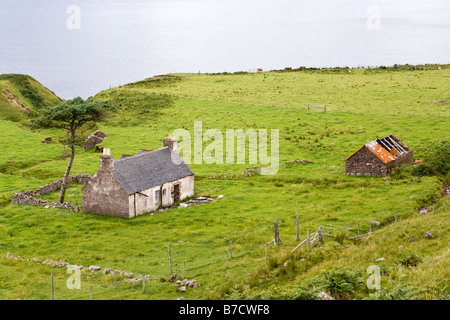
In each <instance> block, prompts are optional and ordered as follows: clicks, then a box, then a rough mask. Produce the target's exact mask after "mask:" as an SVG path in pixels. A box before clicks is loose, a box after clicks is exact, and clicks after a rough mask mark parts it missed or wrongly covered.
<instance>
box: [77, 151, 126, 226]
mask: <svg viewBox="0 0 450 320" xmlns="http://www.w3.org/2000/svg"><path fill="white" fill-rule="evenodd" d="M113 162H114V157H113V156H112V155H101V156H100V169H99V170H98V171H97V173H96V174H95V175H94V176H93V177H92V179H90V180H89V181H88V182H87V183H86V185H85V186H84V187H83V211H85V212H95V213H99V214H105V215H110V216H118V217H125V218H128V217H129V210H128V194H127V193H126V192H125V190H124V189H123V188H122V186H121V185H120V183H119V181H117V179H116V177H115V176H114V174H113V172H112V166H113Z"/></svg>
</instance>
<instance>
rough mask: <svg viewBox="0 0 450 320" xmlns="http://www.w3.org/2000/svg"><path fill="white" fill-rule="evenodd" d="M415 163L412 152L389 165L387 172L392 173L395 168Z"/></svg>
mask: <svg viewBox="0 0 450 320" xmlns="http://www.w3.org/2000/svg"><path fill="white" fill-rule="evenodd" d="M412 163H414V152H413V151H412V150H410V151H408V152H407V153H405V154H403V155H401V156H400V157H398V158H397V159H396V160H394V161H391V162H389V163H388V164H387V171H388V172H391V171H392V170H393V169H394V168H398V167H402V166H406V165H409V164H412Z"/></svg>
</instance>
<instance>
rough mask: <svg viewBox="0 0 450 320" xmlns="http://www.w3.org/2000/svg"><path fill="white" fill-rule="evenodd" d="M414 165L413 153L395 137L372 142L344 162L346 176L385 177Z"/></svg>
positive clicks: (391, 136) (390, 136)
mask: <svg viewBox="0 0 450 320" xmlns="http://www.w3.org/2000/svg"><path fill="white" fill-rule="evenodd" d="M412 163H414V155H413V151H412V150H411V149H410V148H409V147H408V146H407V145H406V144H404V143H403V142H402V141H400V139H398V138H397V137H396V136H395V135H393V134H391V135H389V136H387V137H385V138H382V139H376V140H373V141H371V142H369V143H367V144H365V145H363V146H362V147H361V148H359V149H358V150H357V151H356V152H355V153H353V154H352V155H351V156H350V157H348V158H347V159H346V160H345V174H346V175H348V176H386V175H387V174H388V173H389V172H391V171H392V170H393V169H394V168H396V167H400V166H404V165H408V164H412Z"/></svg>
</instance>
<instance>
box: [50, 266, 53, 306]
mask: <svg viewBox="0 0 450 320" xmlns="http://www.w3.org/2000/svg"><path fill="white" fill-rule="evenodd" d="M50 282H51V285H52V300H54V295H53V270H51V271H50Z"/></svg>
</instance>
